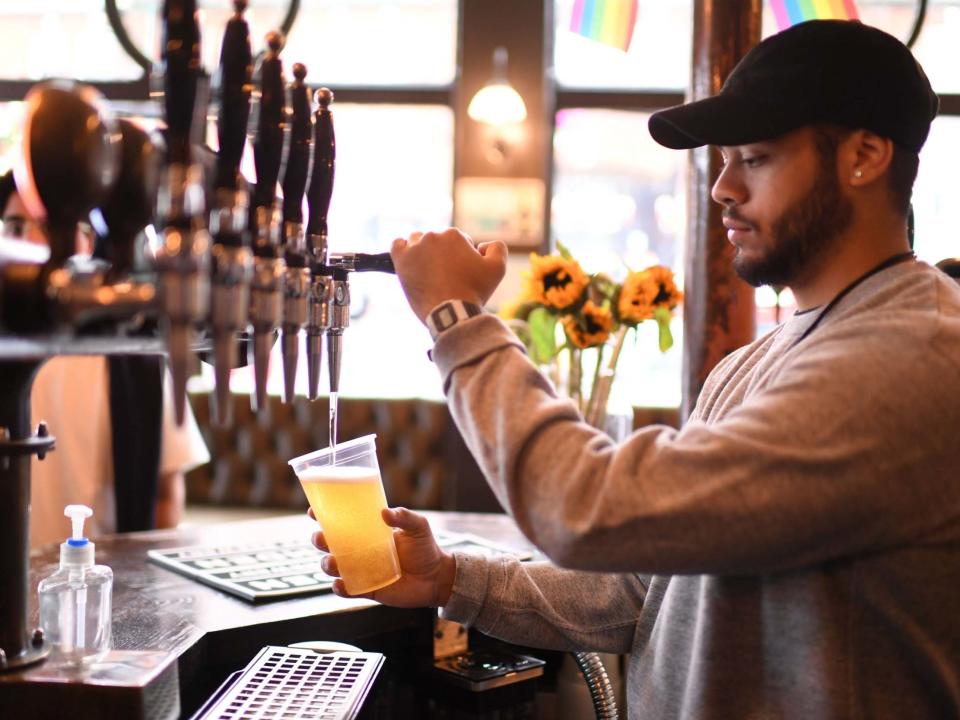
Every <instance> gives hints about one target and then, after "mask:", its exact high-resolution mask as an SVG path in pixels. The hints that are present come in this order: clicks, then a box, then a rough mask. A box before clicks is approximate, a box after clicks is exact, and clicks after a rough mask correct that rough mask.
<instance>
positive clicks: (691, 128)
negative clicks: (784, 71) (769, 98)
mask: <svg viewBox="0 0 960 720" xmlns="http://www.w3.org/2000/svg"><path fill="white" fill-rule="evenodd" d="M802 124H804V119H803V118H801V117H799V116H798V115H797V114H796V111H795V110H794V109H793V108H789V107H787V104H786V103H763V106H762V107H761V106H759V105H758V104H757V103H756V102H752V101H748V100H746V99H744V98H739V97H737V96H735V95H732V94H726V95H724V94H720V95H714V96H713V97H709V98H705V99H703V100H697V101H696V102H692V103H687V104H686V105H677V106H675V107H672V108H667V109H666V110H661V111H659V112H656V113H654V114H653V115H651V116H650V121H649V123H648V125H647V126H648V128H649V130H650V135H651V136H652V137H653V139H654V140H656V141H657V142H658V143H660V144H661V145H663V146H664V147H668V148H672V149H674V150H685V149H689V148H695V147H700V146H702V145H726V146H732V145H746V144H748V143H753V142H759V141H761V140H769V139H771V138H774V137H777V136H779V135H782V134H783V133H785V132H787V131H788V130H791V129H793V128H796V127H799V126H800V125H802Z"/></svg>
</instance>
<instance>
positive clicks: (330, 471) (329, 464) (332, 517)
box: [290, 435, 400, 595]
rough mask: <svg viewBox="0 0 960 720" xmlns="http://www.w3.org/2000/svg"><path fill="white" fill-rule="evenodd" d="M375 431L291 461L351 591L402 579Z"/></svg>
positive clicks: (358, 592)
mask: <svg viewBox="0 0 960 720" xmlns="http://www.w3.org/2000/svg"><path fill="white" fill-rule="evenodd" d="M376 437H377V436H376V435H366V436H364V437H361V438H357V439H356V440H350V441H348V442H345V443H338V444H337V446H336V447H335V448H334V449H331V448H324V449H323V450H317V451H316V452H312V453H309V454H308V455H301V456H300V457H297V458H294V459H293V460H291V461H290V465H291V466H292V467H293V470H294V472H295V473H296V474H297V478H298V479H299V480H300V484H301V486H302V487H303V492H304V493H305V494H306V496H307V500H309V501H310V507H312V508H313V512H314V514H315V515H316V516H317V521H318V522H319V523H320V527H321V528H323V534H324V537H325V538H326V540H327V545H328V546H329V547H330V552H331V554H332V555H333V556H334V557H335V558H336V559H337V567H338V569H339V570H340V577H341V578H343V583H344V585H345V586H346V588H347V592H348V593H350V594H351V595H361V594H364V593H368V592H372V591H374V590H378V589H379V588H382V587H385V586H387V585H389V584H390V583H392V582H394V581H396V580H397V579H399V577H400V562H399V560H398V559H397V547H396V545H395V544H394V542H393V530H392V529H391V528H390V527H388V526H387V525H386V524H385V523H384V522H383V517H382V516H381V511H382V510H383V509H384V508H385V507H386V506H387V499H386V496H385V495H384V493H383V483H382V481H381V479H380V468H379V466H378V464H377V452H376V445H375V442H374V441H375V440H376Z"/></svg>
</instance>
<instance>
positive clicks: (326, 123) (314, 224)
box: [307, 88, 337, 253]
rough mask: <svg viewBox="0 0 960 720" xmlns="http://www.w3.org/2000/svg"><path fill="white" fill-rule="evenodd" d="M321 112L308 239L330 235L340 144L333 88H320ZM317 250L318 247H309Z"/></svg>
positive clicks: (317, 122)
mask: <svg viewBox="0 0 960 720" xmlns="http://www.w3.org/2000/svg"><path fill="white" fill-rule="evenodd" d="M316 99H317V104H318V106H319V107H317V112H316V113H315V115H314V125H313V172H312V173H311V175H310V188H309V189H308V190H307V205H308V206H309V208H310V217H309V220H308V221H307V236H308V243H309V242H311V241H310V237H309V236H311V235H320V236H322V237H324V238H325V237H326V235H327V213H328V212H329V210H330V197H331V195H333V172H334V168H335V165H336V158H337V148H336V140H335V138H334V135H333V114H332V113H331V112H330V103H331V102H333V92H331V91H330V90H329V89H328V88H320V89H319V90H317V94H316ZM308 249H309V250H310V252H311V253H313V252H314V251H315V250H317V248H313V247H310V248H308Z"/></svg>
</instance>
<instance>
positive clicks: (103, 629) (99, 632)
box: [39, 505, 113, 665]
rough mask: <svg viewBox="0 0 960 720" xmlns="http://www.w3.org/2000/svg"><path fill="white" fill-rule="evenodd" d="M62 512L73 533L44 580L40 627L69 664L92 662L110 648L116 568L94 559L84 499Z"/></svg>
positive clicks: (41, 588)
mask: <svg viewBox="0 0 960 720" xmlns="http://www.w3.org/2000/svg"><path fill="white" fill-rule="evenodd" d="M63 514H64V515H66V516H67V517H68V518H70V521H71V523H72V524H73V536H72V537H70V538H68V539H67V541H66V542H64V543H62V544H61V545H60V569H59V570H57V571H56V572H55V573H53V574H52V575H50V576H49V577H46V578H44V579H43V580H41V581H40V586H39V593H40V627H42V628H43V632H44V636H45V637H46V639H47V641H48V642H49V643H50V645H51V648H52V653H53V654H55V655H58V656H59V657H60V658H61V659H62V660H64V661H66V663H67V664H71V665H81V664H85V663H92V662H95V661H97V660H99V659H100V658H102V657H103V656H104V655H106V653H107V651H108V650H109V649H110V617H111V595H112V593H113V571H112V570H111V569H110V568H108V567H107V566H106V565H94V564H93V550H94V547H93V543H92V542H90V541H89V540H88V539H87V538H85V537H83V521H84V520H85V519H86V518H88V517H90V516H91V515H93V511H92V510H91V509H90V508H88V507H86V506H85V505H67V507H66V509H64V511H63Z"/></svg>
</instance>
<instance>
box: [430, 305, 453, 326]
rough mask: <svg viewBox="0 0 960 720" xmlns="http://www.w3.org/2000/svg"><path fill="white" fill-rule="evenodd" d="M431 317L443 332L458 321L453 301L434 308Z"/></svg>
mask: <svg viewBox="0 0 960 720" xmlns="http://www.w3.org/2000/svg"><path fill="white" fill-rule="evenodd" d="M430 317H431V319H432V320H433V324H434V326H435V327H436V328H437V332H442V331H444V330H446V329H447V328H448V327H451V326H453V325H456V323H457V313H456V311H455V310H454V309H453V304H452V303H444V304H443V305H441V306H440V307H438V308H437V309H436V310H434V311H433V314H432V315H431V316H430Z"/></svg>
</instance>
